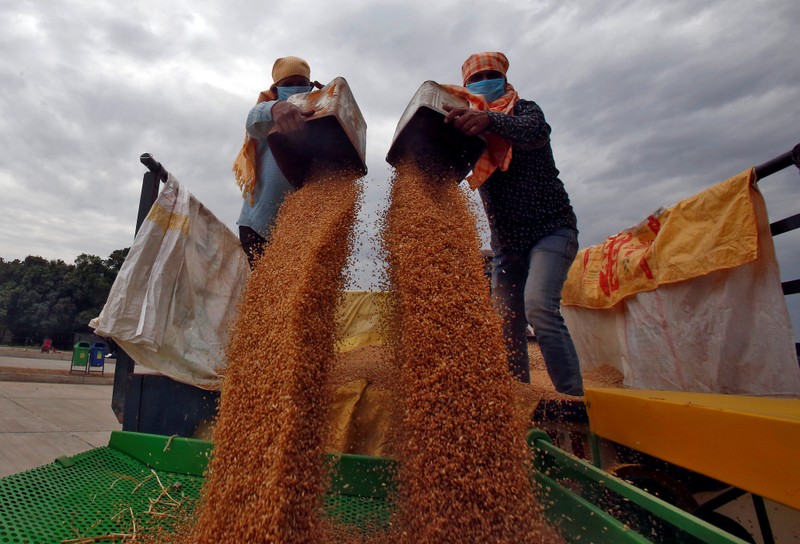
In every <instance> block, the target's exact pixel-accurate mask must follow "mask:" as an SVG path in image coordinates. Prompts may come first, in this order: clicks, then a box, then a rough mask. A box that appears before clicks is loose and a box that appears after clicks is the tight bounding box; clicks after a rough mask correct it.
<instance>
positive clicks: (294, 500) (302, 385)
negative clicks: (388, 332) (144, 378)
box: [188, 175, 359, 544]
mask: <svg viewBox="0 0 800 544" xmlns="http://www.w3.org/2000/svg"><path fill="white" fill-rule="evenodd" d="M358 192H359V191H358V186H357V185H356V183H355V182H353V181H352V176H344V175H342V176H335V177H331V178H330V179H315V180H312V181H310V182H308V183H307V184H306V185H305V186H304V187H303V188H302V189H301V190H299V191H297V192H296V193H294V194H292V195H291V196H290V197H289V198H287V199H286V201H285V202H284V204H283V206H282V208H281V212H280V215H279V217H278V220H277V223H276V226H275V228H274V230H273V236H272V241H271V243H270V244H269V246H268V247H267V249H266V250H265V253H264V255H263V257H262V258H261V260H260V261H259V262H258V264H257V266H256V268H255V270H254V271H253V273H252V275H251V276H250V279H249V281H248V284H247V286H246V289H245V292H244V294H243V297H242V302H241V306H240V313H239V317H238V321H237V323H236V324H235V326H234V329H233V331H232V337H231V343H230V346H229V347H228V349H227V353H226V357H227V370H226V372H225V377H224V380H223V386H222V396H221V402H220V406H219V416H218V421H217V425H216V428H215V430H214V437H213V441H214V456H213V458H212V460H211V462H210V465H209V473H208V475H207V477H206V483H205V486H204V489H203V494H202V506H201V509H200V512H199V517H198V521H197V524H196V526H195V527H194V530H193V533H192V534H191V536H190V537H188V541H189V542H193V543H214V544H218V543H223V542H237V543H238V542H292V543H303V542H308V543H312V542H313V543H316V542H322V541H324V540H325V538H324V537H323V536H322V533H323V530H324V525H323V523H322V522H321V521H320V516H319V510H320V505H321V498H322V493H323V491H324V489H325V486H326V483H327V474H326V473H325V470H324V467H323V465H322V453H323V452H322V451H321V444H322V443H323V441H324V432H325V430H326V428H325V421H326V414H327V410H328V408H329V400H328V393H329V391H328V389H327V388H326V387H325V384H326V379H327V373H328V371H329V368H330V367H331V366H332V362H333V360H334V347H333V346H334V337H333V336H334V332H335V326H334V318H335V308H336V305H337V301H338V299H339V296H340V292H341V289H342V287H343V284H344V276H343V269H344V267H345V264H346V262H347V256H348V250H349V247H350V242H351V240H352V236H353V231H352V228H353V224H354V222H355V215H356V211H357V201H358Z"/></svg>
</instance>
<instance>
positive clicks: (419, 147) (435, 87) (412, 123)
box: [386, 81, 486, 182]
mask: <svg viewBox="0 0 800 544" xmlns="http://www.w3.org/2000/svg"><path fill="white" fill-rule="evenodd" d="M445 104H447V105H450V106H453V107H456V108H463V107H469V103H468V102H467V101H466V100H464V99H463V98H461V97H458V96H455V95H454V94H452V93H450V92H449V91H447V90H446V89H445V88H444V87H442V86H441V85H439V84H438V83H436V82H435V81H426V82H425V83H423V84H422V85H421V86H420V88H419V89H418V90H417V93H416V94H415V95H414V97H413V98H412V99H411V102H410V103H409V104H408V107H406V110H405V111H404V112H403V116H402V117H401V118H400V121H399V122H398V123H397V130H395V133H394V139H393V140H392V145H391V147H390V148H389V153H388V154H387V155H386V161H387V162H388V163H389V164H391V165H392V166H397V165H398V164H399V163H401V162H402V161H404V160H413V161H414V162H416V163H417V164H419V165H421V166H423V167H424V168H425V169H426V171H429V172H430V171H432V170H433V171H435V172H436V173H438V174H441V175H445V176H447V177H452V178H457V179H456V182H458V181H461V180H462V179H464V177H465V176H466V175H467V174H468V173H469V172H470V170H472V167H473V166H475V163H476V162H477V161H478V158H479V157H480V156H481V154H482V153H483V150H484V149H485V147H486V142H485V141H484V139H483V138H481V137H480V136H466V135H465V134H464V133H463V132H461V131H460V130H458V129H457V128H455V127H454V126H453V125H452V124H446V123H445V122H444V117H445V115H446V112H445V111H444V105H445Z"/></svg>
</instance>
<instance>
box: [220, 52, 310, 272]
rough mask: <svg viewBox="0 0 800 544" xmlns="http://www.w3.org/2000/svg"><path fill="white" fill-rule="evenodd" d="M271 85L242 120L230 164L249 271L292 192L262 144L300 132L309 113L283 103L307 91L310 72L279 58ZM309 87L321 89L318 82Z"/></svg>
mask: <svg viewBox="0 0 800 544" xmlns="http://www.w3.org/2000/svg"><path fill="white" fill-rule="evenodd" d="M272 81H273V83H272V85H271V86H270V88H269V89H268V90H266V91H262V92H261V93H260V94H259V95H258V101H257V102H256V105H255V106H253V108H252V109H251V110H250V113H249V114H248V115H247V124H246V133H245V139H244V144H243V145H242V149H241V151H239V155H238V156H237V157H236V160H235V161H234V163H233V172H234V174H235V175H236V183H237V185H238V186H239V188H240V189H241V190H242V196H243V198H244V202H243V203H242V211H241V213H240V214H239V220H238V221H237V224H238V225H239V240H240V241H241V243H242V249H243V250H244V252H245V254H246V255H247V260H248V262H249V263H250V268H251V269H252V268H253V267H254V266H255V263H256V260H257V258H258V256H260V255H261V253H262V252H263V251H264V247H265V246H266V244H267V241H268V240H269V236H270V230H271V229H272V227H273V225H274V223H275V218H276V217H277V215H278V210H280V207H281V204H282V203H283V200H284V199H285V198H286V196H287V195H288V194H289V193H291V192H292V191H294V188H293V187H292V185H291V184H290V183H289V181H288V180H287V179H286V176H285V175H284V174H283V172H281V170H280V168H278V165H277V163H276V162H275V157H274V156H273V155H272V151H271V150H270V148H269V144H268V143H267V135H268V134H269V133H270V131H271V130H273V129H274V130H275V131H278V132H284V133H289V132H294V131H299V130H303V129H304V128H305V118H306V117H308V116H310V115H313V113H314V112H313V110H311V111H301V110H300V108H298V107H297V106H296V105H294V104H292V103H291V102H287V101H286V99H287V98H289V97H290V96H292V95H293V94H297V93H307V92H309V91H311V89H312V83H311V68H310V67H309V65H308V63H307V62H306V61H305V60H303V59H301V58H299V57H282V58H279V59H277V60H276V61H275V64H274V65H273V66H272ZM314 86H316V87H321V85H320V84H319V83H317V82H314Z"/></svg>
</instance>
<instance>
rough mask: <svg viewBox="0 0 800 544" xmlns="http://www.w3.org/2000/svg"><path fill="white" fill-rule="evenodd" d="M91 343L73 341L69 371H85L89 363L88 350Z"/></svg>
mask: <svg viewBox="0 0 800 544" xmlns="http://www.w3.org/2000/svg"><path fill="white" fill-rule="evenodd" d="M91 347H92V345H91V344H90V343H89V342H84V341H80V342H75V345H74V346H72V364H70V367H69V371H70V372H74V371H76V370H79V371H81V372H86V369H87V367H88V364H89V350H90V349H91Z"/></svg>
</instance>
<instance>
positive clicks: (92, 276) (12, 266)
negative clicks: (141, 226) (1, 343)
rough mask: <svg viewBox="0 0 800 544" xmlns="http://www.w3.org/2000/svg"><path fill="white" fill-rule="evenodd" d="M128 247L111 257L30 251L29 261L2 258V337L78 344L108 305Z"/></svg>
mask: <svg viewBox="0 0 800 544" xmlns="http://www.w3.org/2000/svg"><path fill="white" fill-rule="evenodd" d="M127 253H128V248H126V249H118V250H116V251H114V252H113V253H111V255H109V257H108V258H107V259H101V258H100V257H97V256H95V255H88V254H85V253H84V254H81V255H79V256H78V257H77V258H76V259H75V264H72V265H68V264H66V263H65V262H64V261H61V260H53V261H48V260H46V259H44V258H42V257H38V256H28V257H26V258H25V260H24V261H20V260H14V261H6V260H4V259H2V258H0V338H2V337H3V336H4V334H5V332H6V331H10V332H11V336H12V342H13V343H16V344H26V345H30V344H36V343H41V342H42V341H43V340H44V338H46V337H49V338H51V339H52V340H53V343H54V345H56V346H58V347H61V348H66V347H70V346H71V345H72V338H73V335H74V333H75V332H77V331H89V326H88V322H89V320H90V319H91V318H93V317H96V316H97V315H98V314H99V313H100V310H101V309H102V308H103V305H104V304H105V301H106V299H107V298H108V293H109V291H110V289H111V285H112V284H113V282H114V279H115V278H116V276H117V272H119V269H120V267H121V266H122V263H123V262H124V260H125V256H126V255H127Z"/></svg>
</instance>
